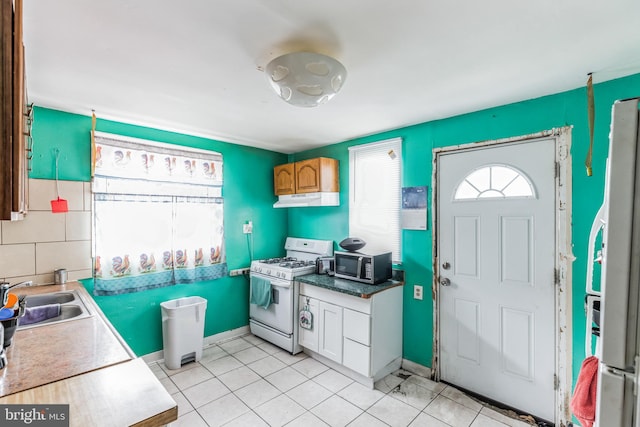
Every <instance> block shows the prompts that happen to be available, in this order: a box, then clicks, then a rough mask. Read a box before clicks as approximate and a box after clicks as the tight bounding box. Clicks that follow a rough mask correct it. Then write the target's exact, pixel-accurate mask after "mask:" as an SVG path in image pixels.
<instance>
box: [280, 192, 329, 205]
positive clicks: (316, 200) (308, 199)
mask: <svg viewBox="0 0 640 427" xmlns="http://www.w3.org/2000/svg"><path fill="white" fill-rule="evenodd" d="M311 206H340V193H338V192H335V193H333V192H326V191H323V192H318V193H300V194H286V195H282V196H278V201H277V202H275V203H274V204H273V207H274V208H302V207H311Z"/></svg>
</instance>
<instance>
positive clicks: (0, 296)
mask: <svg viewBox="0 0 640 427" xmlns="http://www.w3.org/2000/svg"><path fill="white" fill-rule="evenodd" d="M31 285H33V280H25V281H24V282H19V283H14V284H13V285H11V284H9V283H8V282H2V283H0V302H2V306H3V307H4V306H5V305H6V304H7V298H8V297H9V289H11V288H15V287H18V286H31Z"/></svg>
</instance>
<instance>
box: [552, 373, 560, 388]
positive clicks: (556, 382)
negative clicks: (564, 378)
mask: <svg viewBox="0 0 640 427" xmlns="http://www.w3.org/2000/svg"><path fill="white" fill-rule="evenodd" d="M558 388H560V380H559V379H558V374H553V389H554V390H556V391H557V390H558Z"/></svg>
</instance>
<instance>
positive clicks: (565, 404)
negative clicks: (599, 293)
mask: <svg viewBox="0 0 640 427" xmlns="http://www.w3.org/2000/svg"><path fill="white" fill-rule="evenodd" d="M571 129H572V127H571V126H564V127H561V128H554V129H551V130H546V131H542V132H537V133H533V134H529V135H523V136H516V137H510V138H503V139H498V140H493V141H482V142H475V143H470V144H461V145H454V146H449V147H442V148H434V149H433V152H432V153H433V158H432V162H433V173H432V176H431V188H432V192H433V202H432V212H433V215H432V216H431V227H432V228H431V230H433V232H432V241H431V245H432V251H433V252H432V253H433V266H432V267H433V281H432V284H431V296H432V301H433V359H432V361H431V367H432V370H431V372H432V377H433V379H434V380H440V319H439V318H440V294H439V286H438V277H439V276H440V262H439V253H438V212H439V206H438V179H437V178H438V157H439V156H440V155H441V154H444V153H450V152H452V151H464V150H469V149H477V148H482V147H487V146H495V145H498V144H509V143H521V142H525V141H527V142H530V141H532V140H536V139H542V138H545V139H546V138H549V137H553V138H555V142H556V143H555V145H556V171H557V173H556V177H555V187H556V188H555V190H556V212H555V223H556V231H555V243H556V248H557V251H556V257H555V271H556V281H557V283H556V292H555V305H556V310H555V313H556V318H555V325H556V334H555V343H556V348H557V351H556V354H555V376H556V378H557V384H558V387H557V389H556V391H555V392H556V396H555V402H556V404H555V420H554V422H555V425H557V426H566V425H568V424H569V422H571V411H570V409H569V402H570V400H571V385H572V372H573V369H572V357H571V355H572V336H573V333H572V330H573V325H572V321H571V316H572V305H571V302H572V266H573V261H574V260H575V257H574V256H573V251H572V246H571V212H572V204H571V195H572V180H571V169H572V164H571Z"/></svg>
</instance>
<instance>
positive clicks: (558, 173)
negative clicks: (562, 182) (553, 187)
mask: <svg viewBox="0 0 640 427" xmlns="http://www.w3.org/2000/svg"><path fill="white" fill-rule="evenodd" d="M555 177H556V178H559V177H560V162H556V176H555Z"/></svg>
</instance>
